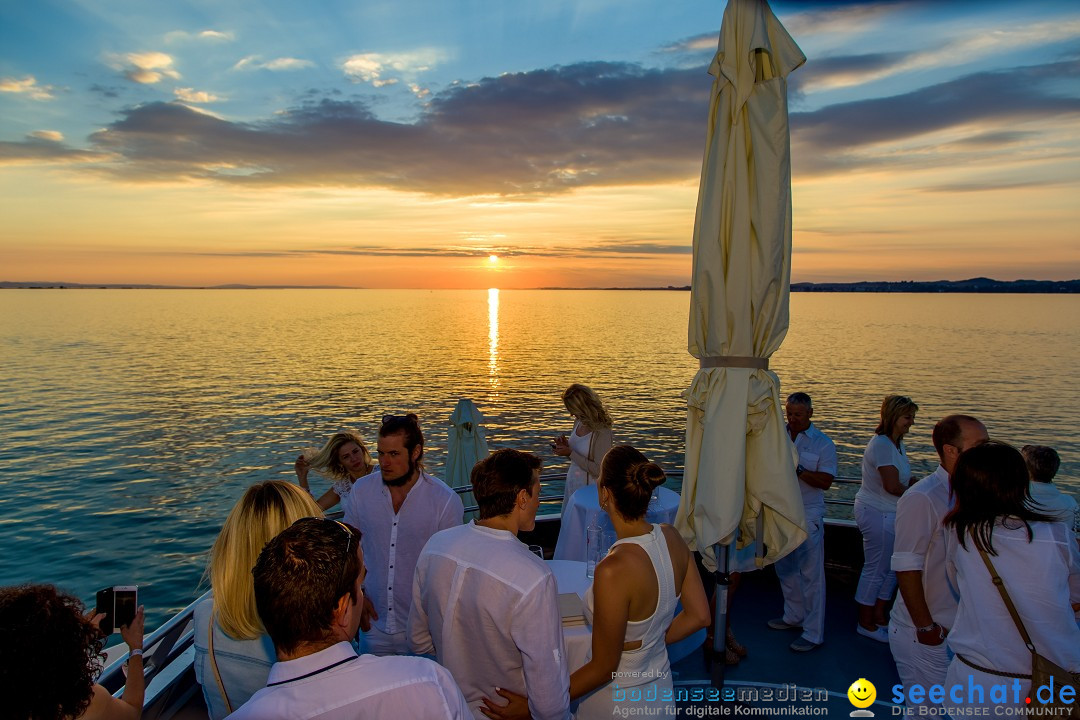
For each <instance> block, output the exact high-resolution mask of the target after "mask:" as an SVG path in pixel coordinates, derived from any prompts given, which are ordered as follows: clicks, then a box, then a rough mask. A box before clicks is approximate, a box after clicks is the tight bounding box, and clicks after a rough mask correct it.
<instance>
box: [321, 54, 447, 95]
mask: <svg viewBox="0 0 1080 720" xmlns="http://www.w3.org/2000/svg"><path fill="white" fill-rule="evenodd" d="M446 59H447V54H446V53H445V52H444V51H442V50H438V49H436V48H422V49H419V50H413V51H411V52H405V53H362V54H359V55H351V56H349V57H347V58H345V60H344V61H343V62H342V63H341V69H342V71H343V72H344V73H345V77H347V78H349V79H350V80H352V81H353V82H356V83H361V82H362V83H370V84H371V85H373V86H374V87H383V86H385V85H394V84H396V83H398V82H400V81H401V80H407V79H411V78H415V77H416V76H417V75H419V74H420V73H423V72H427V71H428V70H430V69H431V68H433V67H435V66H436V65H438V64H439V63H442V62H445V61H446ZM413 92H416V91H415V90H414V91H413Z"/></svg>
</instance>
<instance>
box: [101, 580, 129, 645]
mask: <svg viewBox="0 0 1080 720" xmlns="http://www.w3.org/2000/svg"><path fill="white" fill-rule="evenodd" d="M138 608H139V587H138V586H137V585H114V586H113V587H107V588H102V589H101V590H98V592H97V609H96V612H97V613H98V614H100V615H101V616H102V617H101V621H100V622H99V623H98V627H99V628H101V632H102V633H104V634H105V635H112V634H113V633H114V632H116V630H117V629H119V628H121V627H123V626H124V625H130V624H131V622H132V621H133V620H134V619H135V613H136V612H137V611H138Z"/></svg>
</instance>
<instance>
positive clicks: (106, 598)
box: [97, 587, 116, 635]
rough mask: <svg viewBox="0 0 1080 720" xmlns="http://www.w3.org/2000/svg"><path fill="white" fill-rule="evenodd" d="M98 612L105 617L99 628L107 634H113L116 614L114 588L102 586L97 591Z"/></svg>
mask: <svg viewBox="0 0 1080 720" xmlns="http://www.w3.org/2000/svg"><path fill="white" fill-rule="evenodd" d="M97 612H98V613H99V614H101V615H103V616H104V617H102V618H101V621H100V622H99V623H98V628H100V629H101V632H102V633H104V634H106V635H112V633H113V618H114V617H115V615H116V612H115V609H114V608H113V589H112V588H111V587H107V588H102V589H101V590H98V592H97Z"/></svg>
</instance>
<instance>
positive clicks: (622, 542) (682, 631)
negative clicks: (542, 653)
mask: <svg viewBox="0 0 1080 720" xmlns="http://www.w3.org/2000/svg"><path fill="white" fill-rule="evenodd" d="M664 479H665V478H664V471H663V470H661V469H660V467H659V466H658V465H656V464H655V463H651V462H649V461H648V459H647V458H646V457H645V456H644V455H642V454H641V453H640V452H638V451H637V450H635V449H634V448H632V447H630V446H629V445H620V446H618V447H614V448H612V449H611V451H610V452H608V453H607V455H606V456H605V457H604V460H603V465H602V469H601V472H600V478H599V485H598V488H597V489H598V491H599V494H600V506H601V507H602V508H603V509H604V510H605V511H606V512H607V514H608V515H609V516H610V517H611V522H612V524H613V525H614V526H615V533H616V535H617V536H618V540H617V541H616V542H615V544H614V545H612V547H611V551H610V552H609V553H608V556H607V557H606V558H604V559H603V560H602V561H601V562H600V563H599V564H598V565H597V566H596V576H595V578H594V579H593V584H592V586H590V587H589V589H588V591H587V592H586V595H585V614H586V619H587V620H588V622H589V623H590V625H591V626H592V650H591V651H590V654H589V659H588V661H587V662H586V663H585V665H583V666H582V667H581V668H579V669H578V670H576V671H575V672H574V673H573V674H572V675H571V676H570V699H571V701H573V700H575V699H577V698H581V702H580V704H579V706H578V709H577V711H576V713H575V717H577V718H578V720H591V719H592V718H605V720H606V719H607V718H610V717H612V714H613V713H614V712H615V711H616V709H617V708H642V707H647V708H648V711H645V710H642V711H639V712H640V713H644V714H648V715H650V716H655V715H660V716H665V717H666V716H674V715H675V701H674V698H673V696H672V683H671V666H670V664H669V663H668V653H667V644H668V643H673V642H677V641H679V640H682V639H683V638H685V637H687V636H689V635H691V634H692V633H694V632H697V631H698V630H699V629H701V628H703V627H705V626H706V625H707V624H708V623H709V620H710V617H709V603H708V600H706V598H705V589H704V588H703V587H702V584H701V577H700V576H699V575H698V572H697V568H696V567H695V565H694V560H693V557H692V556H691V554H690V549H689V548H688V547H687V545H686V543H685V542H684V541H683V539H682V537H680V535H679V533H678V532H677V531H676V530H675V529H674V528H672V527H671V526H670V525H651V524H650V523H648V522H646V521H645V511H646V510H647V508H648V506H649V499H650V498H651V497H652V492H653V489H654V488H655V487H657V486H658V485H660V484H661V483H663V482H664ZM680 599H681V601H682V605H683V608H682V610H681V611H680V612H679V613H678V614H677V615H676V614H675V609H676V605H677V603H678V602H679V601H680Z"/></svg>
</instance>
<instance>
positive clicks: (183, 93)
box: [173, 88, 225, 103]
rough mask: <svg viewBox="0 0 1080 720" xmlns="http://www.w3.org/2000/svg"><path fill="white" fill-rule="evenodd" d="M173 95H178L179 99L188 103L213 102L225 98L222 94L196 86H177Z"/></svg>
mask: <svg viewBox="0 0 1080 720" xmlns="http://www.w3.org/2000/svg"><path fill="white" fill-rule="evenodd" d="M173 95H175V96H176V99H177V100H182V101H184V102H188V103H212V102H220V101H222V100H224V99H225V98H223V97H221V96H220V95H214V94H213V93H208V92H206V91H204V90H195V89H194V88H176V89H175V90H173Z"/></svg>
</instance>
